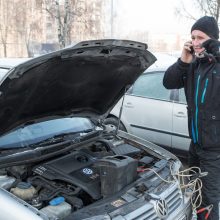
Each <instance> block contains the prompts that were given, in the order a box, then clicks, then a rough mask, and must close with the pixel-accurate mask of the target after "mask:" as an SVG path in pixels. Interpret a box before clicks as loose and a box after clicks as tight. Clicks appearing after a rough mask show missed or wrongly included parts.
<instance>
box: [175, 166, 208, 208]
mask: <svg viewBox="0 0 220 220" xmlns="http://www.w3.org/2000/svg"><path fill="white" fill-rule="evenodd" d="M205 175H207V173H206V172H201V169H200V168H199V167H190V168H188V169H185V170H182V171H179V172H178V173H177V174H176V176H177V178H178V180H179V183H180V188H181V189H186V188H189V189H191V190H192V194H191V204H192V208H193V210H196V209H197V208H198V207H200V206H201V204H202V180H201V179H200V177H203V176H205ZM186 181H187V183H186Z"/></svg>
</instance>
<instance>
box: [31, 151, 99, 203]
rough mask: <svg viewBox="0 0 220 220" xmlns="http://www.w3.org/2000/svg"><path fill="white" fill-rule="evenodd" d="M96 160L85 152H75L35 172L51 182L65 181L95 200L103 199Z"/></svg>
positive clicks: (43, 165) (35, 169)
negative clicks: (95, 164)
mask: <svg viewBox="0 0 220 220" xmlns="http://www.w3.org/2000/svg"><path fill="white" fill-rule="evenodd" d="M94 162H95V158H94V157H92V156H91V155H89V154H87V153H85V152H83V151H75V152H73V153H71V154H68V155H66V156H63V157H61V158H58V159H54V160H51V161H49V162H47V163H44V164H41V165H39V166H37V167H35V168H34V169H33V172H34V173H36V174H38V175H41V176H43V177H44V178H46V179H49V180H63V181H65V182H68V183H71V184H73V185H75V186H78V187H80V188H82V189H83V190H84V191H85V192H87V193H88V194H89V195H90V196H91V197H92V198H93V199H99V198H100V197H101V189H100V175H99V171H98V169H97V168H95V166H94Z"/></svg>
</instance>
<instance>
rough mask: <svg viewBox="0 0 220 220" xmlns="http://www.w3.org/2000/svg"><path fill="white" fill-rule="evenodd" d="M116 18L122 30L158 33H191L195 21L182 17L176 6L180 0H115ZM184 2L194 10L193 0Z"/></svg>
mask: <svg viewBox="0 0 220 220" xmlns="http://www.w3.org/2000/svg"><path fill="white" fill-rule="evenodd" d="M113 3H114V8H115V9H114V10H115V18H116V19H115V20H116V21H117V28H118V27H120V30H119V31H120V32H125V33H126V32H127V33H129V32H131V31H135V30H140V31H144V30H146V31H150V32H154V33H155V32H156V33H180V34H182V33H184V34H188V33H190V28H191V26H192V24H193V23H194V22H193V21H190V20H186V19H184V18H182V19H180V18H178V17H177V16H176V15H175V7H177V6H178V4H179V3H180V0H113ZM184 3H185V4H186V6H187V7H189V9H190V10H192V9H193V8H192V5H191V0H184Z"/></svg>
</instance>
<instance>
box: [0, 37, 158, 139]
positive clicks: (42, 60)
mask: <svg viewBox="0 0 220 220" xmlns="http://www.w3.org/2000/svg"><path fill="white" fill-rule="evenodd" d="M155 61H156V58H155V57H154V56H153V55H152V54H151V53H150V52H149V51H147V45H146V44H143V43H139V42H133V41H124V40H96V41H84V42H81V43H79V44H77V45H75V46H73V47H71V48H67V49H63V50H59V51H56V52H53V53H50V54H46V55H44V56H41V57H37V58H34V59H32V60H29V61H27V62H25V63H22V64H21V65H19V66H17V67H15V68H14V69H12V70H11V71H10V72H9V73H7V75H6V76H5V77H3V79H2V80H1V82H0V135H2V134H4V133H6V132H8V131H10V130H12V129H14V128H15V127H18V126H22V125H23V124H29V123H35V122H36V121H42V120H48V119H49V118H52V117H53V118H58V117H63V116H67V115H76V116H88V117H104V116H105V115H106V114H107V113H108V112H109V111H111V109H112V108H113V107H114V105H115V104H116V103H117V102H118V100H119V99H120V98H121V97H122V96H123V94H124V92H125V91H126V89H127V88H129V86H130V85H132V84H133V83H134V81H135V80H136V79H137V78H138V76H139V75H140V74H141V73H142V72H143V71H144V70H145V69H147V68H148V67H149V66H150V65H151V64H152V63H154V62H155Z"/></svg>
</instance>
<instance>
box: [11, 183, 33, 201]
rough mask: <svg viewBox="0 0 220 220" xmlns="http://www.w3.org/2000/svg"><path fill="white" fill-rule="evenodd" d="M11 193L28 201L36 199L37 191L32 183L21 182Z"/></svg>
mask: <svg viewBox="0 0 220 220" xmlns="http://www.w3.org/2000/svg"><path fill="white" fill-rule="evenodd" d="M11 193H13V194H14V195H16V196H17V197H19V198H21V199H23V200H25V201H28V200H31V199H32V198H33V197H34V195H35V193H36V189H35V188H34V187H33V186H32V185H31V184H30V183H26V182H20V183H18V185H17V186H16V187H15V188H11Z"/></svg>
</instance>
